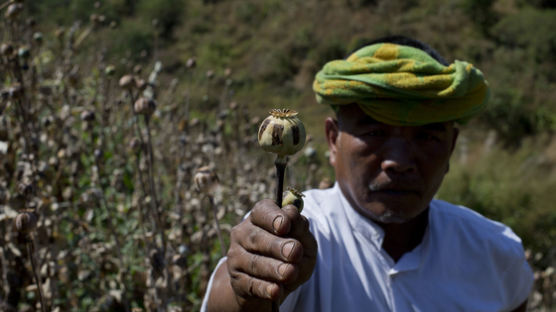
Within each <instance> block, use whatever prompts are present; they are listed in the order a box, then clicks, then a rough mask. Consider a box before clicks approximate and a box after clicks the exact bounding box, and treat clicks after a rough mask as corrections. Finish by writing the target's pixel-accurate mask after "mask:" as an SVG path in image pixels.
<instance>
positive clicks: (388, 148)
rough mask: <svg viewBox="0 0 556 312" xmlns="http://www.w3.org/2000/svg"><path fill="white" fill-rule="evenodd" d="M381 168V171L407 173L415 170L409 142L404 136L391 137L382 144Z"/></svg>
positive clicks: (415, 166)
mask: <svg viewBox="0 0 556 312" xmlns="http://www.w3.org/2000/svg"><path fill="white" fill-rule="evenodd" d="M381 168H382V170H383V171H390V172H397V173H408V172H414V171H416V170H417V165H416V163H415V157H414V153H413V148H412V146H411V142H409V141H408V140H407V139H405V138H392V139H390V140H388V142H386V144H385V145H384V154H383V157H382V163H381Z"/></svg>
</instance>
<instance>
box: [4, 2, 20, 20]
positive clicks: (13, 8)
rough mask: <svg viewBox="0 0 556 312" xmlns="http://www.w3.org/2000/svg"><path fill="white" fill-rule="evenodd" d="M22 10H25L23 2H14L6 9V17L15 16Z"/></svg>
mask: <svg viewBox="0 0 556 312" xmlns="http://www.w3.org/2000/svg"><path fill="white" fill-rule="evenodd" d="M21 11H23V4H22V3H17V2H16V3H12V4H10V5H9V6H8V9H7V10H6V13H5V14H4V17H6V18H7V19H12V18H15V17H16V16H18V15H19V13H21Z"/></svg>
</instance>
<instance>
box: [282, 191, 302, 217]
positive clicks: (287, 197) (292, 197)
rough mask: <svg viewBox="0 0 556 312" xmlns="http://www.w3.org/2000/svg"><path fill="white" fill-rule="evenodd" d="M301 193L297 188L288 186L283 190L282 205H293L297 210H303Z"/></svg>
mask: <svg viewBox="0 0 556 312" xmlns="http://www.w3.org/2000/svg"><path fill="white" fill-rule="evenodd" d="M303 197H305V195H303V194H302V193H301V192H299V191H298V190H296V189H294V188H293V187H288V189H287V190H286V191H285V192H284V195H283V199H282V207H285V206H287V205H294V206H295V207H297V209H298V210H299V212H301V211H302V210H303Z"/></svg>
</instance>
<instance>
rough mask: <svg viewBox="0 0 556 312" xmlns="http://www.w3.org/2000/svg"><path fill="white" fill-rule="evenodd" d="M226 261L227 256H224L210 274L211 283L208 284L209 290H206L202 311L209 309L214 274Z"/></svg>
mask: <svg viewBox="0 0 556 312" xmlns="http://www.w3.org/2000/svg"><path fill="white" fill-rule="evenodd" d="M224 261H226V257H224V258H222V259H220V260H219V261H218V264H216V267H215V268H214V270H213V271H212V274H211V275H210V279H209V283H208V285H207V291H206V292H205V297H204V298H203V304H202V305H201V310H200V312H206V311H207V303H208V298H209V296H210V291H211V289H212V282H213V280H214V274H215V273H216V270H218V268H219V267H220V265H221V264H222V263H224Z"/></svg>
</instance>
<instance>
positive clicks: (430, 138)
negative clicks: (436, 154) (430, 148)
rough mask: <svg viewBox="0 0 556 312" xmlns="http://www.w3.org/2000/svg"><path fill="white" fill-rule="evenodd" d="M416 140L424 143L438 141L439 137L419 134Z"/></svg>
mask: <svg viewBox="0 0 556 312" xmlns="http://www.w3.org/2000/svg"><path fill="white" fill-rule="evenodd" d="M418 139H421V140H425V141H440V137H439V136H438V135H436V134H434V133H429V132H422V133H419V135H418Z"/></svg>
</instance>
